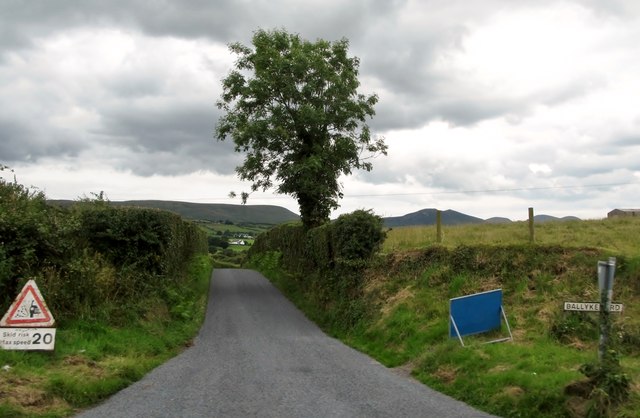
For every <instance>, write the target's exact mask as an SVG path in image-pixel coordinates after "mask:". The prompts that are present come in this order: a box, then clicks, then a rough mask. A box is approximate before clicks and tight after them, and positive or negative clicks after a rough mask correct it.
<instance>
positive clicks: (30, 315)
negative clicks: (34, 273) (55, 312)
mask: <svg viewBox="0 0 640 418" xmlns="http://www.w3.org/2000/svg"><path fill="white" fill-rule="evenodd" d="M54 322H55V320H54V319H53V316H52V315H51V312H49V308H47V304H46V303H45V302H44V298H43V297H42V294H41V293H40V290H39V289H38V286H36V282H35V281H33V280H29V281H28V282H27V284H25V285H24V287H23V288H22V291H20V294H18V297H16V300H15V301H14V302H13V303H12V304H11V306H10V307H9V310H8V311H7V313H5V314H4V316H3V317H2V320H0V327H50V326H52V325H53V323H54Z"/></svg>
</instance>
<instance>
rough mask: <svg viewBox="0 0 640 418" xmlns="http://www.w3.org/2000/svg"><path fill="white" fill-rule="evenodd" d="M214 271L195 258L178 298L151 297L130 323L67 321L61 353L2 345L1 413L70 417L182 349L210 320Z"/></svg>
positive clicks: (58, 348) (60, 336) (61, 328)
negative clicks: (208, 305)
mask: <svg viewBox="0 0 640 418" xmlns="http://www.w3.org/2000/svg"><path fill="white" fill-rule="evenodd" d="M211 269H212V266H211V259H210V258H209V257H208V256H199V257H197V258H195V259H194V260H192V261H191V263H190V266H189V273H188V274H189V280H188V281H187V283H188V285H186V286H183V287H181V288H180V289H179V290H178V289H176V290H175V292H176V294H175V295H174V297H173V300H175V302H176V303H175V304H172V305H171V306H167V304H165V303H163V302H161V301H158V300H149V301H148V309H147V311H146V314H144V315H143V316H141V317H139V318H137V320H135V321H132V322H131V323H129V324H127V325H123V326H121V327H113V326H109V325H107V324H106V323H103V322H98V321H87V320H84V319H82V318H78V319H75V320H72V321H67V322H65V323H63V324H61V325H60V326H59V328H58V331H57V336H56V350H55V351H53V352H20V351H0V368H1V369H0V396H1V397H0V417H52V418H53V417H65V416H69V415H71V414H73V413H76V412H78V411H79V410H80V409H82V408H86V407H89V406H91V405H94V404H95V403H97V402H100V401H102V400H103V399H105V398H106V397H108V396H110V395H112V394H113V393H115V392H117V391H118V390H120V389H122V388H124V387H126V386H128V385H130V384H131V383H133V382H135V381H137V380H139V379H140V378H141V377H142V376H144V375H145V374H146V373H147V372H149V371H150V370H151V369H153V368H155V367H157V366H158V365H160V364H162V363H163V362H165V361H166V360H168V359H169V358H171V357H173V356H175V355H176V354H178V353H179V352H180V351H182V350H183V349H184V348H185V347H187V346H189V345H190V341H191V340H192V338H193V337H194V336H195V335H196V333H197V332H198V330H199V329H200V326H201V324H202V320H203V318H204V312H205V309H206V303H207V295H208V284H209V278H210V276H211ZM54 315H55V312H54ZM132 341H135V342H136V343H135V344H132V343H131V342H132Z"/></svg>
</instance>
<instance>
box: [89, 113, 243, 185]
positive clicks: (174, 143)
mask: <svg viewBox="0 0 640 418" xmlns="http://www.w3.org/2000/svg"><path fill="white" fill-rule="evenodd" d="M212 102H213V101H212ZM218 117H219V113H218V112H217V109H215V106H214V105H213V103H212V104H211V106H210V107H207V106H205V105H202V106H199V105H197V104H187V105H184V104H183V105H173V104H171V103H168V104H167V105H166V106H164V107H160V108H159V109H158V108H156V109H144V108H136V109H130V108H127V107H126V106H119V107H116V108H113V109H109V110H107V111H105V114H104V125H103V129H102V131H101V132H100V134H101V135H104V136H107V137H110V138H111V139H112V141H113V142H114V143H118V144H120V146H123V147H126V148H128V149H130V150H131V151H133V152H134V153H135V154H136V158H134V159H132V160H125V162H124V163H123V167H122V168H127V167H126V166H127V165H129V164H131V163H132V162H134V161H135V164H132V165H131V169H132V170H133V171H134V172H136V173H138V174H143V175H149V174H153V173H167V174H184V173H189V172H192V171H196V170H212V171H215V172H218V173H220V174H230V173H232V172H233V171H234V168H235V166H236V165H237V160H236V158H234V150H233V144H232V143H230V142H228V141H224V142H216V141H215V140H214V139H213V130H214V127H215V123H216V122H217V119H218ZM167 156H173V157H172V158H173V161H167Z"/></svg>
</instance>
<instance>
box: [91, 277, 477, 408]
mask: <svg viewBox="0 0 640 418" xmlns="http://www.w3.org/2000/svg"><path fill="white" fill-rule="evenodd" d="M488 416H490V415H487V414H485V413H482V412H480V411H477V410H474V409H472V408H470V407H469V406H467V405H465V404H464V403H462V402H458V401H456V400H454V399H451V398H449V397H447V396H444V395H442V394H440V393H438V392H435V391H433V390H431V389H429V388H428V387H426V386H424V385H421V384H420V383H418V382H416V381H414V380H412V379H409V378H407V377H403V376H400V375H398V374H395V373H393V372H392V371H391V370H389V369H387V368H386V367H384V366H382V365H381V364H379V363H378V362H376V361H375V360H373V359H371V358H370V357H367V356H365V355H363V354H361V353H359V352H357V351H355V350H353V349H351V348H349V347H347V346H345V345H344V344H342V343H340V342H339V341H337V340H335V339H333V338H330V337H328V336H327V335H325V334H324V333H323V332H322V331H320V329H318V327H317V326H316V325H315V324H313V323H312V322H311V321H309V320H308V319H306V318H305V316H304V315H303V314H302V313H301V312H300V311H299V310H297V309H296V308H295V307H294V306H293V305H292V304H291V303H290V302H289V301H288V300H287V299H285V297H284V296H282V294H281V293H280V292H279V291H278V290H277V289H276V288H275V287H273V286H272V285H271V283H269V282H268V281H267V280H266V279H265V278H264V277H263V276H262V275H260V274H259V273H257V272H255V271H251V270H215V271H214V273H213V280H212V282H211V287H210V294H209V306H208V309H207V314H206V318H205V322H204V325H203V327H202V329H201V331H200V334H199V335H198V337H197V338H196V339H195V342H194V345H193V347H191V348H189V349H187V350H186V351H185V352H183V353H182V354H180V355H179V356H177V357H175V358H174V359H172V360H170V361H169V362H167V363H165V364H163V365H162V366H160V367H158V368H156V369H155V370H153V371H152V372H151V373H149V374H148V375H147V376H146V377H144V378H143V379H142V380H141V381H139V382H137V383H136V384H134V385H132V386H130V387H129V388H127V389H124V390H122V391H121V392H119V393H117V394H116V395H114V396H113V397H111V398H110V399H108V400H107V401H106V402H104V403H103V404H101V405H99V406H98V407H96V408H93V409H90V410H87V411H85V412H83V413H82V414H80V415H79V417H84V418H88V417H488Z"/></svg>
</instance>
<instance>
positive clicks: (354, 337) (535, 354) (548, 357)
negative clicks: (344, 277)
mask: <svg viewBox="0 0 640 418" xmlns="http://www.w3.org/2000/svg"><path fill="white" fill-rule="evenodd" d="M608 255H611V253H609V252H607V251H603V250H596V249H591V248H565V247H562V246H556V245H550V246H546V245H545V246H543V245H521V244H520V245H505V246H482V245H475V246H459V247H455V248H450V249H449V248H444V247H429V248H425V249H423V250H414V251H408V252H398V251H396V252H394V253H392V254H389V255H386V256H383V257H380V258H379V259H378V260H377V261H376V262H375V263H373V264H372V265H371V266H370V268H369V270H368V271H367V273H366V277H365V279H364V280H365V281H364V286H363V291H362V292H361V293H360V294H359V295H358V296H357V300H353V301H351V303H352V305H353V306H354V307H356V308H358V309H361V308H362V306H366V307H367V309H366V315H364V316H362V317H361V319H360V320H359V321H358V322H356V323H355V325H353V326H348V327H347V326H341V325H340V324H341V322H340V321H336V319H335V312H334V311H333V310H334V306H333V305H332V304H331V303H328V304H324V305H322V304H319V303H317V301H318V298H317V297H316V296H317V295H314V294H312V293H311V292H313V288H311V287H309V286H305V283H306V281H307V278H305V276H295V275H290V274H287V273H283V272H282V269H281V268H280V266H279V254H278V253H275V252H272V253H265V254H260V255H258V256H255V257H253V258H252V259H251V260H250V262H251V263H252V267H254V268H257V269H258V270H260V271H261V272H263V273H264V274H265V275H266V276H267V277H269V278H270V279H271V280H272V281H273V282H274V283H275V284H276V285H277V286H278V287H279V288H280V289H281V290H282V291H283V292H284V293H285V294H286V295H287V296H288V297H289V298H290V299H291V300H292V301H293V302H294V303H295V304H296V305H297V306H298V307H299V308H300V309H301V310H303V311H304V312H305V313H306V314H307V315H308V316H309V317H310V318H311V319H312V320H314V321H316V322H317V323H318V324H319V325H320V326H321V327H323V328H324V329H325V331H327V332H328V333H329V334H331V335H333V336H335V337H338V338H340V339H341V340H343V341H344V342H346V343H347V344H349V345H351V346H353V347H355V348H357V349H359V350H360V351H363V352H365V353H367V354H369V355H371V356H372V357H374V358H376V359H377V360H379V361H380V362H381V363H383V364H385V365H387V366H388V367H401V368H402V369H403V370H405V371H406V370H408V371H410V372H411V373H412V374H413V376H414V377H415V378H417V379H418V380H420V381H421V382H423V383H425V384H427V385H429V386H431V387H433V388H434V389H436V390H439V391H441V392H443V393H446V394H448V395H450V396H452V397H455V398H457V399H460V400H462V401H464V402H466V403H468V404H470V405H472V406H474V407H477V408H479V409H481V410H484V411H487V412H490V413H492V414H496V415H499V416H504V417H585V416H587V415H588V414H589V409H590V407H591V405H592V403H593V399H592V398H590V397H589V395H590V392H587V393H584V392H581V391H580V390H578V389H579V388H580V385H579V383H580V382H584V380H585V377H584V376H583V375H582V374H581V373H580V371H579V369H580V366H581V365H583V364H585V363H588V362H592V361H594V360H595V359H596V353H597V343H598V328H597V327H598V323H597V316H594V315H595V314H590V313H571V312H564V311H563V310H562V302H563V301H565V300H566V301H569V300H579V301H581V300H584V301H587V300H598V290H597V274H596V265H597V260H598V259H606V257H607V256H608ZM618 261H619V269H618V272H617V282H616V285H615V290H614V299H616V300H617V301H620V302H623V303H624V304H625V312H624V313H623V314H622V315H619V316H617V317H615V318H614V337H613V340H614V341H613V343H614V346H615V348H616V350H618V351H619V352H620V353H622V366H623V370H624V371H625V373H626V374H627V375H628V376H629V377H630V378H631V380H632V382H634V383H633V384H632V387H631V396H630V398H629V399H628V400H627V401H626V402H625V403H623V404H621V405H618V406H615V407H612V408H611V409H609V410H608V412H607V413H610V414H611V415H610V416H617V417H638V411H640V391H639V387H638V382H640V344H639V343H640V286H639V285H638V282H639V281H640V269H639V268H638V266H639V265H640V263H639V260H638V258H637V257H630V256H621V257H619V259H618ZM496 288H502V289H503V292H504V301H503V303H504V306H505V310H506V312H507V316H508V318H509V322H510V324H511V327H512V330H513V334H514V341H513V342H507V343H499V344H482V342H484V341H485V340H487V338H485V337H483V336H478V337H475V338H474V337H467V338H465V344H467V347H465V348H463V347H461V346H460V344H459V343H458V341H457V340H455V339H450V338H449V336H448V329H449V325H448V310H449V298H451V297H456V296H461V295H465V294H471V293H475V292H481V291H486V290H490V289H496ZM341 306H345V305H344V304H343V305H341ZM505 333H506V330H504V329H503V330H502V332H501V333H499V334H501V335H504V334H505ZM576 388H578V389H576ZM592 416H597V415H592Z"/></svg>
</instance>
